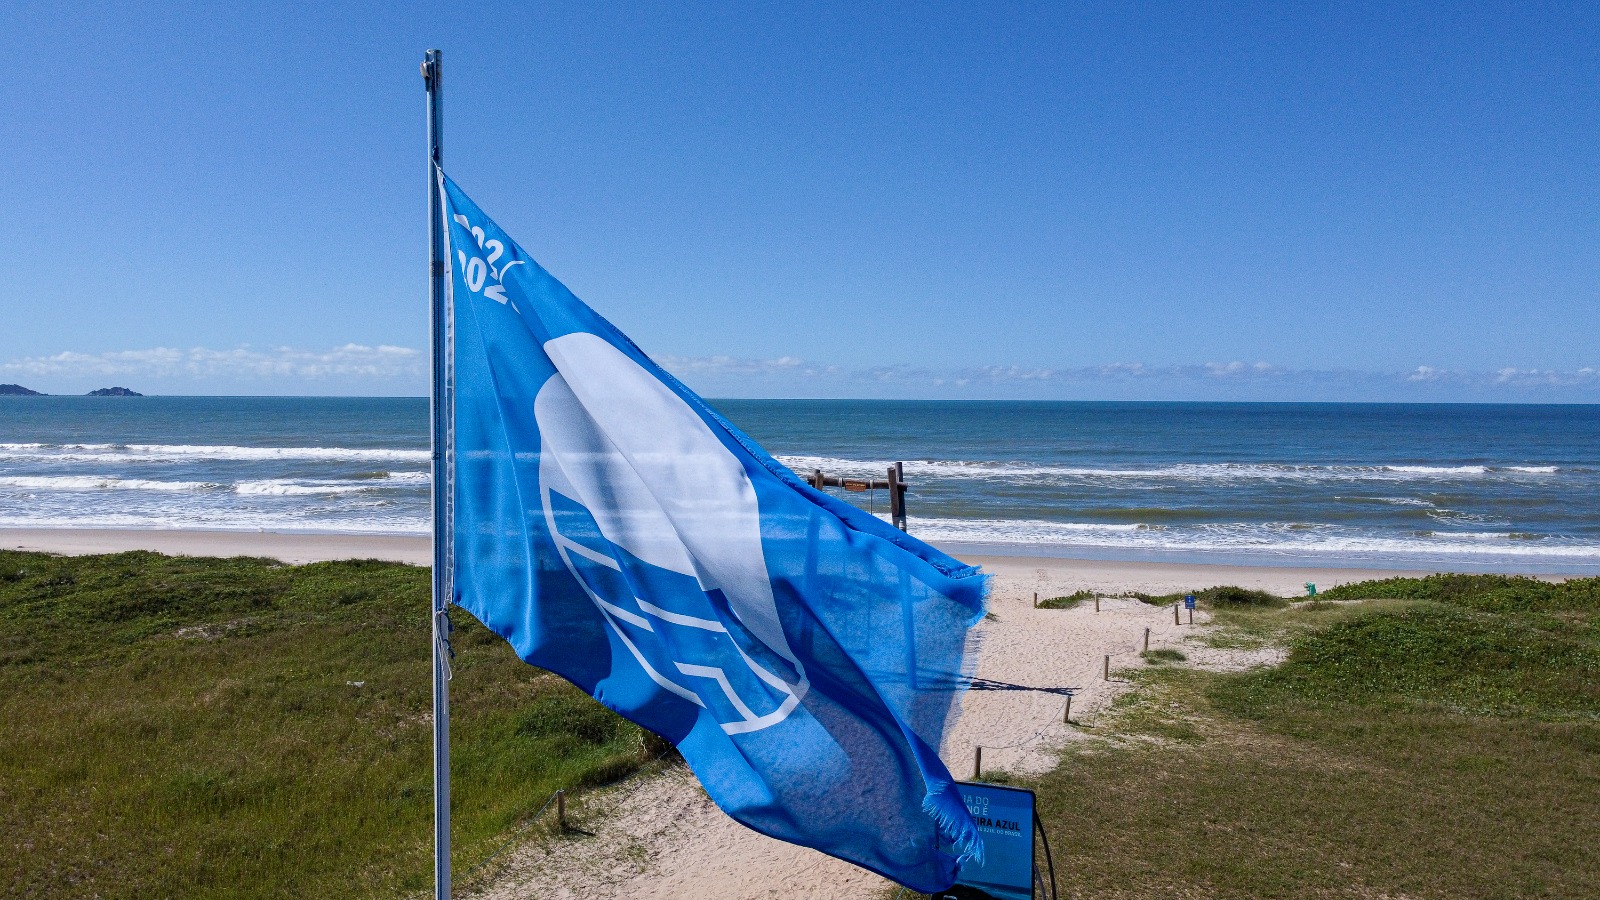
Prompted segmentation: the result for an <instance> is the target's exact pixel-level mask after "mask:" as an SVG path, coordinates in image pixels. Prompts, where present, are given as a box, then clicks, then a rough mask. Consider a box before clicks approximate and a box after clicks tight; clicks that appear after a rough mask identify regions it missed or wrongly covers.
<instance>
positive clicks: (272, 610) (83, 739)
mask: <svg viewBox="0 0 1600 900" xmlns="http://www.w3.org/2000/svg"><path fill="white" fill-rule="evenodd" d="M428 598H429V579H428V570H427V569H423V568H417V567H412V566H405V565H399V564H393V563H385V562H375V561H352V562H338V563H318V564H314V565H307V566H285V565H281V564H279V563H277V562H275V561H272V560H264V559H249V558H236V559H201V558H185V557H176V558H175V557H167V556H161V555H158V554H153V553H142V552H141V553H123V554H116V555H110V556H85V557H57V556H49V555H45V554H34V553H13V552H0V722H4V723H5V725H4V727H3V728H0V896H8V897H32V896H38V897H53V896H58V897H91V896H106V897H112V896H117V897H133V896H139V897H259V896H308V897H309V896H339V897H363V896H367V897H393V896H398V895H402V894H406V893H408V892H415V891H419V890H423V889H426V887H427V885H428V884H429V883H430V881H431V865H432V851H431V840H432V837H431V830H430V829H431V825H432V812H431V810H432V794H431V781H430V772H431V762H430V760H431V753H432V744H431V738H430V727H429V722H430V710H431V698H430V677H429V672H430V668H429V662H428V659H429V631H428V611H429V599H428ZM455 622H456V631H455V637H454V644H455V648H456V658H455V662H454V668H455V678H454V680H453V681H452V682H451V705H452V710H451V711H452V721H451V731H452V759H451V769H452V775H453V779H454V803H453V806H454V818H455V821H454V837H455V841H456V866H457V868H458V870H459V871H461V872H462V873H463V874H468V873H470V870H471V867H472V866H473V864H474V863H475V862H477V861H478V860H480V859H482V858H484V857H485V856H486V855H487V854H488V853H489V852H491V851H492V850H493V849H494V847H495V846H497V845H498V842H499V840H500V838H501V837H502V836H503V835H505V834H507V833H508V832H510V831H511V830H512V829H513V828H514V827H516V826H517V825H518V824H519V823H521V822H522V821H523V818H524V817H525V816H526V815H528V814H529V813H530V812H532V811H533V810H536V809H537V808H538V807H539V806H540V805H541V804H543V803H544V801H545V800H546V799H547V798H548V797H549V796H550V795H551V794H552V793H553V792H554V791H555V790H556V789H557V788H567V789H572V788H578V787H582V786H584V785H595V784H602V783H605V782H607V781H611V780H615V779H618V778H621V777H624V776H626V775H627V774H629V773H631V772H633V771H635V770H637V769H638V768H639V767H640V766H641V765H643V764H645V763H646V761H647V760H649V759H650V758H651V755H652V754H651V753H650V752H649V751H648V750H647V749H646V748H645V746H644V742H643V740H642V735H641V733H640V730H639V729H638V728H637V727H635V726H633V725H632V724H630V723H628V722H626V721H624V720H623V719H621V718H620V717H618V716H616V715H614V714H613V713H611V712H609V711H608V710H606V709H604V708H603V707H601V706H600V705H599V704H598V703H596V702H595V701H594V700H592V699H590V698H589V697H587V696H586V695H584V694H583V693H582V692H581V691H579V690H578V689H577V688H575V687H573V686H571V685H570V684H568V683H567V682H565V681H563V680H561V679H560V678H557V677H555V676H553V675H550V674H549V673H546V672H542V671H540V670H538V669H533V668H530V667H528V666H527V665H525V664H523V663H522V662H521V661H519V660H517V659H516V658H515V657H514V655H513V654H512V653H511V651H510V649H509V648H508V647H507V645H506V644H505V642H504V641H502V640H500V639H499V638H498V637H497V636H495V635H493V634H491V633H490V632H489V631H488V630H487V629H485V628H483V627H482V626H480V625H477V624H476V623H475V622H474V621H472V619H471V617H470V616H467V615H465V614H464V613H460V612H457V613H456V615H455Z"/></svg>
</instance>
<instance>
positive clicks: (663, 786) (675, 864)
mask: <svg viewBox="0 0 1600 900" xmlns="http://www.w3.org/2000/svg"><path fill="white" fill-rule="evenodd" d="M982 562H983V563H984V564H985V568H986V569H988V570H989V571H991V572H994V573H995V583H994V586H993V590H992V593H991V600H990V610H991V614H992V615H991V617H990V618H988V619H986V620H985V621H983V622H982V623H981V624H980V625H979V626H978V628H977V632H978V637H977V639H978V641H979V642H980V643H979V647H980V650H979V657H978V668H977V672H976V674H975V685H974V689H973V690H971V691H969V692H968V693H967V694H966V698H965V700H964V701H963V704H962V710H961V715H960V717H959V719H958V720H957V721H956V723H955V725H954V727H953V728H951V729H950V731H949V734H948V735H947V738H946V740H945V743H944V746H943V747H942V748H941V756H942V758H943V759H944V761H945V764H946V765H947V766H949V768H950V770H951V772H953V773H954V774H955V775H956V777H957V778H968V777H970V776H971V775H972V767H973V758H974V749H975V748H976V747H977V746H978V745H982V746H983V747H984V752H983V768H984V770H985V771H990V770H1005V771H1009V772H1016V773H1038V772H1043V771H1048V770H1049V769H1050V768H1051V767H1052V766H1054V765H1055V763H1056V760H1057V759H1058V754H1059V750H1060V748H1061V747H1062V746H1063V745H1064V744H1065V743H1066V742H1068V741H1072V740H1080V739H1083V737H1084V735H1083V732H1082V731H1081V730H1080V729H1079V728H1077V727H1075V726H1072V725H1067V724H1064V723H1063V722H1062V721H1061V717H1062V712H1063V709H1064V707H1065V704H1066V692H1068V691H1071V692H1072V694H1073V700H1072V717H1073V721H1074V722H1083V721H1085V720H1092V719H1093V718H1094V716H1095V713H1096V712H1097V711H1099V710H1100V709H1102V708H1104V707H1105V705H1106V704H1108V703H1110V702H1111V701H1112V700H1113V699H1114V698H1115V697H1116V696H1117V694H1119V693H1120V692H1121V691H1123V690H1125V689H1126V688H1127V687H1128V683H1127V682H1126V681H1125V680H1121V679H1119V678H1118V677H1117V672H1118V670H1119V669H1124V668H1132V667H1136V666H1139V665H1142V663H1141V661H1140V658H1139V652H1140V651H1141V650H1142V649H1143V643H1144V631H1145V629H1146V628H1149V629H1150V646H1151V648H1152V649H1154V648H1158V647H1181V648H1182V649H1183V651H1184V652H1185V653H1186V654H1188V655H1189V657H1190V660H1191V663H1192V664H1195V665H1201V666H1204V667H1206V668H1224V669H1234V668H1243V667H1248V666H1251V665H1261V664H1271V663H1273V662H1275V661H1276V660H1277V659H1278V655H1277V654H1276V653H1274V652H1272V651H1237V650H1215V649H1212V648H1208V647H1204V646H1202V645H1198V644H1196V642H1193V641H1189V640H1187V638H1189V637H1191V636H1193V635H1195V634H1197V633H1198V632H1199V631H1200V630H1202V629H1203V628H1204V627H1205V623H1206V622H1207V616H1206V614H1205V613H1203V612H1202V613H1197V615H1196V618H1195V625H1193V626H1191V625H1188V624H1187V622H1188V619H1187V616H1186V615H1185V616H1184V617H1183V621H1184V623H1185V624H1182V625H1174V624H1173V621H1172V609H1171V607H1152V606H1149V605H1147V604H1144V603H1141V602H1139V601H1137V600H1131V599H1115V598H1113V599H1102V600H1101V602H1100V611H1099V612H1098V613H1097V612H1095V609H1094V605H1093V603H1091V602H1085V603H1083V604H1080V605H1079V606H1078V607H1077V608H1076V609H1070V610H1040V609H1034V608H1032V603H1033V593H1034V592H1035V591H1038V592H1039V595H1040V596H1041V597H1052V596H1059V595H1063V594H1067V593H1071V592H1072V591H1075V590H1078V589H1081V588H1085V587H1090V588H1094V589H1097V590H1100V591H1104V592H1106V593H1119V592H1122V591H1126V590H1141V591H1145V592H1149V593H1156V592H1168V591H1174V590H1180V589H1186V588H1189V587H1199V586H1205V585H1210V584H1213V583H1216V582H1215V581H1214V580H1205V579H1204V578H1203V577H1202V576H1205V575H1210V576H1212V577H1213V578H1214V577H1215V576H1216V575H1217V574H1218V573H1216V572H1209V571H1201V572H1195V571H1192V570H1194V569H1199V570H1207V569H1211V568H1216V567H1204V566H1196V567H1178V570H1177V571H1156V572H1152V571H1150V570H1148V569H1146V570H1145V571H1144V574H1143V577H1142V578H1140V577H1130V576H1133V575H1134V574H1135V573H1134V572H1131V571H1128V572H1125V571H1121V570H1119V569H1114V570H1113V571H1112V572H1109V573H1106V572H1100V577H1098V578H1096V577H1094V574H1093V573H1090V572H1086V571H1084V570H1083V569H1081V568H1078V567H1077V565H1076V564H1072V563H1069V562H1067V561H1053V560H1052V561H1046V560H1007V559H985V560H982ZM1094 565H1102V564H1094ZM1096 571H1099V570H1096ZM1232 574H1235V575H1240V576H1245V577H1235V578H1233V579H1231V583H1243V584H1245V585H1247V586H1252V587H1264V588H1271V589H1275V590H1278V591H1280V592H1283V593H1286V594H1287V593H1290V592H1291V588H1299V587H1300V584H1302V583H1303V582H1300V581H1297V579H1300V578H1301V577H1302V576H1303V574H1304V573H1303V572H1301V571H1300V570H1282V571H1270V570H1269V571H1266V572H1259V570H1244V571H1241V572H1236V573H1232ZM1317 574H1318V577H1321V578H1323V579H1324V581H1325V583H1327V584H1329V585H1331V584H1332V583H1334V581H1335V580H1336V579H1337V580H1356V578H1352V577H1346V578H1344V579H1338V578H1337V576H1329V575H1328V573H1327V571H1326V570H1324V571H1322V572H1319V573H1317ZM1354 574H1355V575H1356V576H1358V577H1364V576H1366V575H1367V574H1368V573H1354ZM1086 575H1087V576H1089V577H1085V576H1086ZM1197 578H1199V579H1200V580H1196V579H1197ZM1107 655H1110V656H1111V680H1110V681H1107V680H1105V678H1104V665H1105V657H1106V656H1107ZM584 827H585V828H586V829H587V830H589V831H592V832H593V833H594V837H588V836H570V837H563V838H544V839H540V840H535V841H531V842H529V843H527V844H526V845H524V846H521V847H518V848H516V849H514V850H512V851H511V852H509V853H508V854H506V856H505V857H504V858H503V861H502V862H500V863H499V864H498V867H497V869H496V870H495V872H494V873H493V877H492V878H491V879H490V880H488V882H487V883H486V884H484V885H483V886H482V887H480V888H479V889H478V890H476V891H474V892H472V893H470V894H468V896H472V897H478V898H485V900H488V898H493V900H513V898H516V900H522V898H540V900H544V898H628V900H691V898H696V900H698V898H730V900H754V898H786V900H788V898H805V900H813V898H814V900H840V898H857V897H860V898H866V897H875V896H882V895H883V893H884V892H885V891H886V890H890V889H892V887H893V885H892V884H891V883H890V882H888V881H885V880H884V879H882V878H880V877H878V876H876V875H873V874H871V873H869V872H866V871H864V870H862V869H859V868H856V867H855V866H852V865H850V864H848V863H844V862H841V861H839V860H836V859H833V858H832V857H829V856H826V855H824V854H822V853H818V852H816V851H813V850H808V849H805V848H802V847H796V846H794V845H792V844H786V843H783V842H781V841H776V840H773V839H771V838H768V837H765V836H763V835H760V834H757V833H756V832H754V831H751V830H750V829H748V828H745V827H744V826H742V825H740V824H738V823H737V822H735V821H733V820H732V819H730V818H728V817H727V816H725V815H723V814H722V813H721V811H719V810H718V809H717V808H716V806H715V805H713V804H712V803H711V801H710V800H709V799H708V798H707V797H706V795H705V793H704V792H703V791H702V790H701V789H700V787H699V784H698V783H697V782H696V781H695V780H694V777H693V775H692V774H690V773H689V772H688V771H687V770H686V769H684V768H683V767H681V766H679V767H675V768H673V769H670V770H668V771H666V772H663V773H660V774H656V775H652V776H648V777H644V778H639V779H635V780H633V781H630V782H627V783H625V784H623V785H619V786H617V787H615V788H612V789H610V790H608V791H605V792H602V793H600V794H599V795H597V796H595V797H594V798H593V799H592V805H591V806H590V807H589V809H588V810H587V811H586V818H585V822H584Z"/></svg>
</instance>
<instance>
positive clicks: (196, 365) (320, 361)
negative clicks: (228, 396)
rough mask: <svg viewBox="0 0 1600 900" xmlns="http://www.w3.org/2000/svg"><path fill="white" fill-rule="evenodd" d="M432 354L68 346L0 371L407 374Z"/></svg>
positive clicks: (383, 348)
mask: <svg viewBox="0 0 1600 900" xmlns="http://www.w3.org/2000/svg"><path fill="white" fill-rule="evenodd" d="M428 368H429V365H428V358H427V357H426V356H425V355H424V354H423V353H422V352H421V351H418V350H413V349H411V348H410V347H394V346H389V345H387V344H384V345H379V346H377V347H368V346H365V345H363V344H345V345H344V346H342V347H335V348H333V349H331V350H324V351H317V350H300V349H296V348H294V347H276V348H273V349H269V350H258V349H255V348H252V347H250V346H248V345H246V346H241V347H236V348H234V349H232V350H211V349H208V348H206V347H192V348H190V349H188V350H178V349H174V348H171V347H155V348H151V349H148V350H114V351H110V352H106V353H77V352H74V351H70V350H68V351H64V352H61V353H57V354H54V355H52V356H29V357H25V358H23V359H16V360H12V361H10V362H6V363H0V372H4V373H6V374H9V375H14V376H21V377H64V378H88V377H91V376H95V377H141V378H309V379H319V378H336V377H337V378H406V377H415V376H419V375H426V374H427V372H428Z"/></svg>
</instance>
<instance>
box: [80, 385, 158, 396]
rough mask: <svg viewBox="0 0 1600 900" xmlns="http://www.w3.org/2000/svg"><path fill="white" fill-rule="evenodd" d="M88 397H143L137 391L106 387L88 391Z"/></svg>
mask: <svg viewBox="0 0 1600 900" xmlns="http://www.w3.org/2000/svg"><path fill="white" fill-rule="evenodd" d="M88 396H90V397H143V396H144V395H143V394H141V393H139V392H138V391H133V390H129V389H128V388H125V387H108V388H101V389H100V390H98V391H90V392H89V394H88Z"/></svg>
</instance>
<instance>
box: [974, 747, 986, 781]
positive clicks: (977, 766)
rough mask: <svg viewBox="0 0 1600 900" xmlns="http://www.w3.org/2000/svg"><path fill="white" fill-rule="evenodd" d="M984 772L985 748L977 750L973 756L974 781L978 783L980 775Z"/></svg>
mask: <svg viewBox="0 0 1600 900" xmlns="http://www.w3.org/2000/svg"><path fill="white" fill-rule="evenodd" d="M982 771H983V748H982V747H981V746H980V747H978V748H976V750H975V752H974V753H973V754H972V780H973V781H977V780H978V775H979V773H981V772H982Z"/></svg>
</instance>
